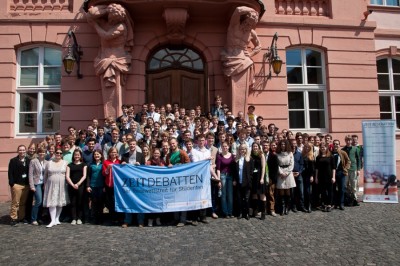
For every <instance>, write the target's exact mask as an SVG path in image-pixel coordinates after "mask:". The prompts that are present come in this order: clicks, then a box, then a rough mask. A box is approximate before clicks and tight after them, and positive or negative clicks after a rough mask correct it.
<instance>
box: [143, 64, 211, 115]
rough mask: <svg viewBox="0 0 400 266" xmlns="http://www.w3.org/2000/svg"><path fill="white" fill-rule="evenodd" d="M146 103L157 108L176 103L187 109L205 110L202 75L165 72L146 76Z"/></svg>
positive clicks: (178, 71) (182, 71)
mask: <svg viewBox="0 0 400 266" xmlns="http://www.w3.org/2000/svg"><path fill="white" fill-rule="evenodd" d="M147 84H148V88H147V102H154V104H156V105H157V106H161V105H165V104H167V103H171V104H172V103H178V104H179V105H180V106H184V107H185V108H187V109H191V108H195V107H196V106H197V105H200V106H201V107H202V108H203V109H204V110H206V109H207V106H206V105H207V99H206V95H207V94H206V92H205V85H204V74H196V73H191V72H188V71H184V70H166V71H164V72H161V73H156V74H148V76H147Z"/></svg>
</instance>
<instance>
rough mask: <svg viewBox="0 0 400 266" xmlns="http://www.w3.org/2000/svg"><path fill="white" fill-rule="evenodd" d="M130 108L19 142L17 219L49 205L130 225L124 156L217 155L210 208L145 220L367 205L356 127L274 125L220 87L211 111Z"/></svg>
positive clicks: (73, 216) (72, 217)
mask: <svg viewBox="0 0 400 266" xmlns="http://www.w3.org/2000/svg"><path fill="white" fill-rule="evenodd" d="M122 113H123V114H122V115H121V116H120V117H118V118H116V119H114V118H113V117H107V118H106V119H105V121H104V126H100V125H99V121H98V119H93V121H92V122H91V123H90V125H88V126H87V128H85V129H80V130H77V129H76V128H75V127H73V126H70V127H68V133H69V134H68V135H67V136H64V137H63V136H62V135H61V134H60V133H55V134H54V135H49V136H47V137H46V138H45V140H44V141H42V142H40V143H37V144H34V143H32V144H31V145H29V147H28V148H26V147H25V146H24V145H20V146H19V147H18V155H17V156H16V157H15V158H12V159H11V160H10V163H9V170H8V177H9V185H10V187H11V195H12V202H11V211H10V216H11V224H12V225H16V224H18V222H24V223H28V222H29V223H31V224H33V225H38V224H41V223H43V219H42V218H43V217H46V214H49V216H50V219H49V220H50V222H49V223H48V225H47V227H49V228H50V227H53V226H55V225H58V224H60V220H62V221H68V222H70V223H71V224H72V225H79V224H82V223H84V222H85V223H89V222H93V223H96V224H99V223H104V222H106V223H110V224H122V227H124V228H126V227H128V226H130V225H131V224H132V222H133V214H132V213H125V214H121V213H117V212H116V211H115V207H114V206H115V198H114V188H113V186H114V184H113V173H112V165H114V164H132V165H153V166H160V167H165V166H167V167H172V166H173V165H175V164H182V163H190V162H196V161H200V160H210V164H211V167H210V169H211V171H210V178H211V198H212V207H211V208H210V209H209V210H207V209H203V210H197V211H188V212H178V213H173V214H171V213H162V214H157V213H151V214H146V215H145V214H136V215H135V216H136V218H137V224H138V225H139V226H140V227H143V226H144V225H145V221H147V225H148V226H153V224H154V223H155V224H156V225H161V224H163V223H164V224H173V223H175V225H177V226H179V227H181V226H184V225H185V224H188V223H191V224H192V225H197V223H198V222H202V223H208V220H207V216H211V217H212V218H214V219H217V218H219V217H223V218H233V217H237V218H238V219H241V218H244V219H250V218H251V217H257V218H259V219H261V220H264V219H265V217H266V215H267V214H269V215H271V216H274V217H275V216H277V213H279V214H281V215H288V214H289V212H290V211H292V212H297V211H302V212H305V213H311V212H312V211H313V210H322V211H325V212H330V211H331V210H332V209H333V208H338V209H340V210H344V208H345V205H347V206H358V205H359V203H358V200H357V191H358V178H359V174H360V170H361V168H362V166H363V165H362V160H363V148H362V146H361V145H359V144H358V136H357V135H348V136H346V138H345V145H344V146H343V147H341V146H340V141H339V140H337V139H333V138H332V136H331V135H330V134H326V135H324V134H322V133H318V134H315V135H309V134H307V133H301V132H297V133H294V132H292V131H290V130H286V129H283V130H279V129H278V128H277V127H276V126H275V124H273V123H271V124H269V125H268V126H266V125H264V124H263V117H261V116H257V115H256V114H255V107H254V106H249V107H248V112H247V113H246V114H244V113H243V112H239V113H238V114H237V116H236V117H235V116H234V115H232V112H231V111H230V110H229V108H228V107H227V106H226V105H223V104H222V99H221V97H219V96H217V97H216V98H215V105H214V106H213V108H212V109H211V111H210V112H208V113H203V111H202V110H201V107H200V106H198V107H196V108H195V109H191V110H186V109H185V108H183V107H181V106H179V105H178V104H174V105H171V104H167V105H165V106H160V107H156V106H155V105H154V104H153V103H150V104H143V105H142V110H141V111H140V112H137V113H135V110H134V106H133V105H123V106H122ZM46 208H48V212H47V211H44V210H47V209H46ZM207 212H208V214H207ZM107 213H108V214H107ZM60 217H61V218H60Z"/></svg>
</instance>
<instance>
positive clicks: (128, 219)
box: [124, 213, 144, 225]
mask: <svg viewBox="0 0 400 266" xmlns="http://www.w3.org/2000/svg"><path fill="white" fill-rule="evenodd" d="M132 217H133V213H125V219H124V223H126V224H129V225H130V224H132ZM137 222H138V224H144V213H138V214H137Z"/></svg>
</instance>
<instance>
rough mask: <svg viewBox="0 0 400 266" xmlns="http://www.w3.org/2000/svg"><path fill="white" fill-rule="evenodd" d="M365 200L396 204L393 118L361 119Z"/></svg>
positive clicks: (394, 124) (394, 129)
mask: <svg viewBox="0 0 400 266" xmlns="http://www.w3.org/2000/svg"><path fill="white" fill-rule="evenodd" d="M362 128H363V144H364V202H384V203H398V202H399V199H398V193H397V177H396V121H395V120H365V121H362Z"/></svg>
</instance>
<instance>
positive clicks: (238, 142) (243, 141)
mask: <svg viewBox="0 0 400 266" xmlns="http://www.w3.org/2000/svg"><path fill="white" fill-rule="evenodd" d="M235 144H236V149H235V150H233V149H232V154H233V155H235V156H236V154H239V150H238V149H239V146H240V145H241V144H246V145H247V147H248V150H249V152H250V151H251V144H250V143H249V142H248V141H247V130H246V129H242V130H241V131H240V132H239V137H238V139H237V140H236V142H235Z"/></svg>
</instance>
